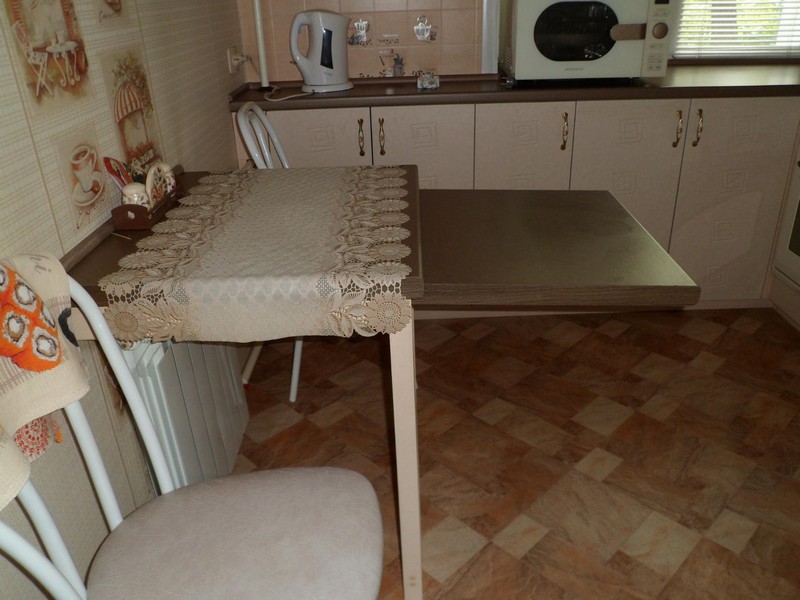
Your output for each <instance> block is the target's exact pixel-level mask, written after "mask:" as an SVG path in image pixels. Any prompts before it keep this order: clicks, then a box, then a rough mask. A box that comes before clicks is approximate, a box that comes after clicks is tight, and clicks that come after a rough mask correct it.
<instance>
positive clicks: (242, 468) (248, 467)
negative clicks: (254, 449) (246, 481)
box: [232, 454, 258, 475]
mask: <svg viewBox="0 0 800 600" xmlns="http://www.w3.org/2000/svg"><path fill="white" fill-rule="evenodd" d="M257 468H258V467H257V466H256V465H255V464H253V462H252V461H251V460H250V459H248V458H247V457H246V456H242V455H241V454H237V455H236V462H234V463H233V471H232V473H233V474H234V475H239V474H242V473H249V472H250V471H255V470H256V469H257Z"/></svg>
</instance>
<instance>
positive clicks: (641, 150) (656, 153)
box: [570, 99, 689, 249]
mask: <svg viewBox="0 0 800 600" xmlns="http://www.w3.org/2000/svg"><path fill="white" fill-rule="evenodd" d="M688 115H689V100H680V99H678V100H612V101H598V102H579V103H578V107H577V117H576V122H575V143H574V145H573V149H572V152H573V154H572V179H571V185H570V189H574V190H608V191H610V192H611V193H612V194H614V197H615V198H616V199H617V200H619V201H620V202H621V203H622V204H623V206H625V208H627V209H628V211H630V213H631V214H632V215H633V216H634V217H636V219H637V220H638V221H639V222H640V223H641V224H642V225H643V226H644V228H645V229H647V231H649V232H650V234H651V235H652V236H653V237H654V238H655V239H656V240H657V241H658V243H659V244H661V246H662V247H664V248H665V249H667V248H668V247H669V238H670V233H671V231H672V218H673V216H674V212H675V198H676V194H677V192H678V180H679V177H680V172H681V159H682V158H683V145H684V141H685V121H686V119H687V117H688ZM682 123H683V125H682Z"/></svg>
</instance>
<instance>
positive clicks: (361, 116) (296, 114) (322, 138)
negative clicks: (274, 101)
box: [267, 108, 372, 167]
mask: <svg viewBox="0 0 800 600" xmlns="http://www.w3.org/2000/svg"><path fill="white" fill-rule="evenodd" d="M267 116H268V117H269V120H270V122H271V123H272V125H273V127H274V128H275V131H276V133H277V134H278V139H280V141H281V146H283V150H284V151H285V152H286V158H287V159H288V161H289V165H290V166H292V167H338V166H343V165H371V164H372V149H371V148H370V115H369V108H335V109H309V110H276V111H269V112H268V113H267Z"/></svg>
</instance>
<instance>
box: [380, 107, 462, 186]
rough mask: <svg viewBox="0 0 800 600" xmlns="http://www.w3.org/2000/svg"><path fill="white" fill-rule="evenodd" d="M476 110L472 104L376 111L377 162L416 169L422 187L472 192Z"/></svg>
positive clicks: (392, 108) (381, 108)
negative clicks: (407, 165)
mask: <svg viewBox="0 0 800 600" xmlns="http://www.w3.org/2000/svg"><path fill="white" fill-rule="evenodd" d="M474 111H475V109H474V105H472V104H459V105H441V106H388V107H380V108H373V109H372V151H373V163H374V164H376V165H400V164H412V165H417V166H418V167H419V185H420V187H421V188H448V189H472V169H473V166H472V163H473V156H474V152H473V147H474V144H475V112H474Z"/></svg>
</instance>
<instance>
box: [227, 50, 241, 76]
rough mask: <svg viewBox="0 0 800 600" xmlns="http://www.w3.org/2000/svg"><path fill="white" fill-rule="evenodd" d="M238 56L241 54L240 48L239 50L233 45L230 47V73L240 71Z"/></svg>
mask: <svg viewBox="0 0 800 600" xmlns="http://www.w3.org/2000/svg"><path fill="white" fill-rule="evenodd" d="M237 56H239V50H237V48H236V46H231V47H230V48H228V73H238V72H239V61H238V60H237V59H236V57H237Z"/></svg>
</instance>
